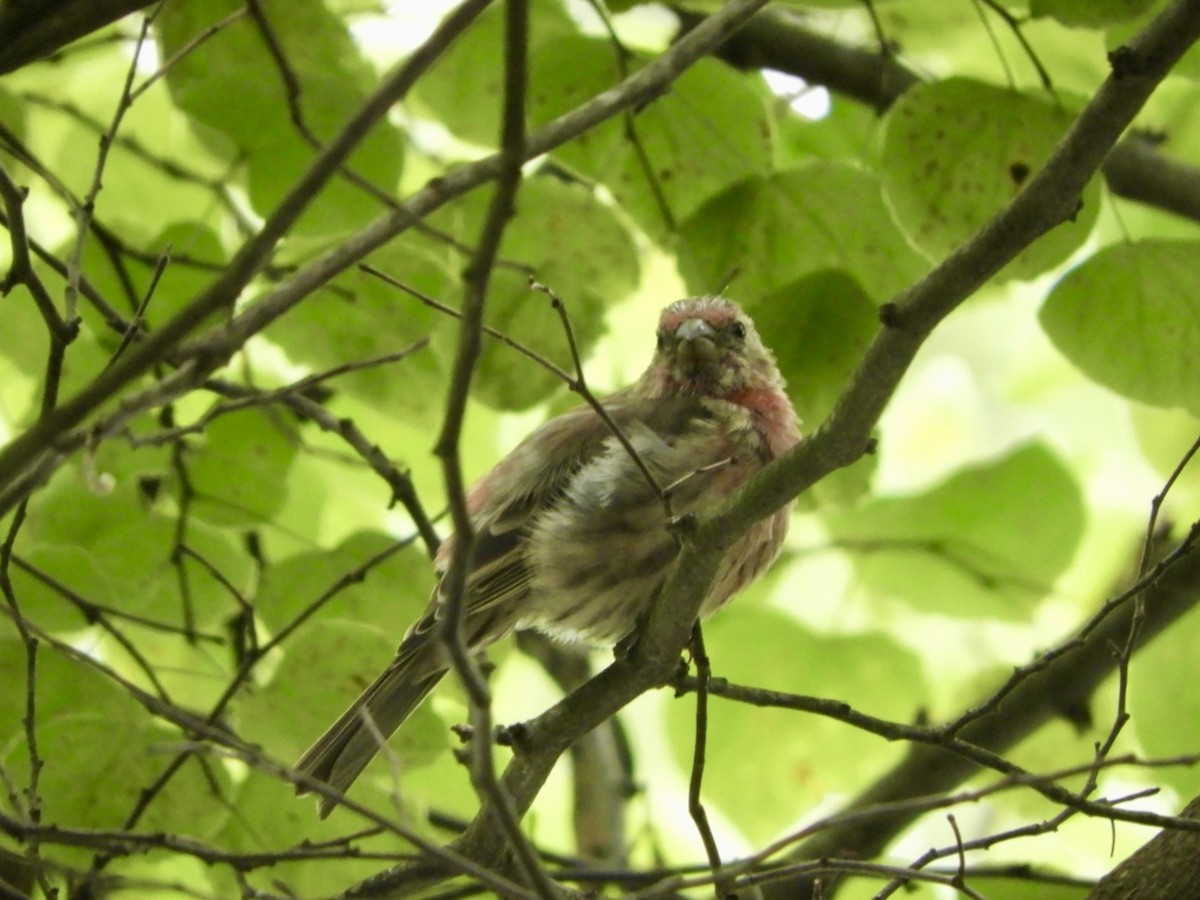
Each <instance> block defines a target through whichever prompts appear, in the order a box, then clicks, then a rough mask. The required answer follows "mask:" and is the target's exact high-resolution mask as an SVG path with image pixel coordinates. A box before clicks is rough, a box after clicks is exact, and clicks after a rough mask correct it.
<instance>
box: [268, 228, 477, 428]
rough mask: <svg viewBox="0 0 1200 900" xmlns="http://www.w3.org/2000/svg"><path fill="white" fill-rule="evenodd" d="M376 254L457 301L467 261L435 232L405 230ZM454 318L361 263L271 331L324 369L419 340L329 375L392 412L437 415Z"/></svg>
mask: <svg viewBox="0 0 1200 900" xmlns="http://www.w3.org/2000/svg"><path fill="white" fill-rule="evenodd" d="M368 262H369V263H370V264H371V265H372V266H374V267H376V268H377V269H379V270H381V271H383V272H385V273H386V274H388V275H390V276H392V277H394V278H397V279H399V280H400V281H402V282H403V283H405V284H407V285H409V286H411V287H412V288H414V289H416V290H419V291H421V292H423V293H425V294H427V295H429V296H432V297H434V298H435V299H438V300H440V301H442V302H449V303H450V305H452V306H456V305H457V302H456V299H457V297H458V295H459V294H460V288H459V286H458V285H459V283H458V275H457V270H458V269H461V268H462V266H463V265H464V261H463V259H462V258H461V257H459V256H456V255H455V254H454V251H452V250H450V249H449V248H447V247H444V246H439V245H437V244H435V243H434V242H433V241H432V240H429V239H426V238H423V237H419V236H415V235H411V234H405V235H402V236H401V237H399V238H397V239H396V240H394V241H391V242H390V243H389V244H388V246H387V247H385V248H384V249H382V250H380V251H378V252H377V253H374V254H372V256H371V257H370V259H369V260H368ZM453 325H454V323H453V320H452V319H450V317H448V316H446V315H445V314H444V313H439V312H435V311H434V310H432V309H429V308H428V307H426V306H425V305H424V304H422V303H421V302H420V301H419V300H416V299H414V298H413V297H410V296H409V295H408V294H406V293H404V292H403V291H401V290H400V289H398V288H396V287H393V286H392V285H390V284H388V283H386V282H384V281H381V280H380V279H379V278H377V277H375V276H374V275H369V274H367V273H366V272H363V271H361V270H360V269H357V268H356V269H353V270H351V271H349V272H346V273H345V274H343V275H341V276H339V277H338V278H337V279H335V280H334V281H333V282H332V283H331V285H330V286H329V288H328V289H326V290H321V291H318V292H316V293H315V294H313V295H312V296H311V297H308V298H306V299H305V300H304V302H303V303H301V304H300V305H298V306H297V307H295V308H294V309H292V310H291V311H290V312H289V313H288V314H287V315H286V316H283V317H282V318H281V319H279V320H278V321H276V322H275V323H273V324H272V325H271V327H270V329H269V330H268V332H267V334H268V336H269V337H270V339H271V340H272V341H273V342H274V343H275V344H278V345H279V346H280V347H282V348H283V349H284V350H285V351H286V352H287V354H288V356H289V357H290V358H291V359H292V360H293V361H294V362H297V363H300V364H303V365H305V366H307V367H309V368H311V369H312V370H313V371H314V372H323V371H326V370H328V369H332V368H335V367H338V366H344V365H350V364H354V363H362V362H366V361H367V360H371V359H377V358H379V357H381V356H386V355H388V354H391V353H397V352H399V351H401V350H404V349H405V348H407V347H410V346H412V345H413V344H414V343H416V342H417V341H424V340H430V341H432V342H433V346H432V347H428V348H425V349H420V350H417V351H415V352H413V353H411V354H409V355H408V356H405V357H404V358H403V359H401V360H399V361H396V362H392V363H390V364H387V365H380V366H371V367H368V368H359V369H354V370H352V371H350V372H346V373H344V374H342V375H339V376H338V377H337V378H336V379H335V380H331V381H329V382H327V386H328V387H330V388H331V389H332V390H334V391H337V392H346V393H348V394H352V395H353V396H354V397H356V398H359V399H361V400H363V401H366V402H369V403H370V404H371V405H372V406H374V407H378V408H380V409H383V410H387V411H388V412H390V413H391V414H392V415H395V416H397V417H404V418H406V419H411V418H412V417H414V416H415V417H417V418H419V419H422V420H427V421H428V422H429V423H431V424H432V423H433V422H434V421H436V420H435V419H434V417H433V413H434V412H435V411H438V410H440V409H441V408H442V404H443V400H444V396H443V395H444V390H445V389H444V385H445V379H446V373H447V372H448V371H449V366H448V364H447V361H448V360H449V359H452V356H451V354H452V352H453V340H452V338H453Z"/></svg>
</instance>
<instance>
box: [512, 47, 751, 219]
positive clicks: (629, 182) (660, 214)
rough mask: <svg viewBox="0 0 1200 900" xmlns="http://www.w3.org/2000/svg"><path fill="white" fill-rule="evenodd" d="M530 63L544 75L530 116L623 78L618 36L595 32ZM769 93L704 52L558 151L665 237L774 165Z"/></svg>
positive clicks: (545, 117) (554, 112) (539, 117)
mask: <svg viewBox="0 0 1200 900" xmlns="http://www.w3.org/2000/svg"><path fill="white" fill-rule="evenodd" d="M530 66H531V70H532V74H531V78H533V79H534V80H535V83H536V84H538V85H539V87H538V89H536V90H534V91H533V92H532V94H531V97H532V101H531V104H530V106H531V108H530V118H531V120H532V121H534V122H535V123H539V124H544V123H546V122H549V121H550V120H551V119H553V118H554V117H556V116H558V115H561V114H562V113H565V112H567V111H569V110H571V109H574V108H575V107H577V106H578V105H579V104H581V103H583V102H584V101H586V100H588V99H589V98H591V97H592V96H594V95H596V94H599V93H600V92H602V91H604V90H607V89H609V88H611V87H612V86H613V85H614V84H616V83H617V82H618V81H620V79H621V71H620V69H619V68H618V66H617V61H616V59H615V58H614V55H613V48H612V46H611V45H610V44H609V42H608V41H605V40H600V39H596V38H584V37H572V38H566V39H561V40H557V41H553V42H548V43H547V44H546V45H544V46H543V47H541V48H540V49H539V51H538V52H537V53H536V54H535V55H534V57H533V59H532V60H531V63H530ZM636 68H637V67H636V66H631V67H630V71H631V72H632V71H633V70H635V69H636ZM768 96H769V95H768V94H767V91H766V88H765V87H764V86H763V85H762V84H761V83H758V82H756V81H755V80H753V79H752V77H751V76H747V75H745V74H742V73H740V72H736V71H734V70H733V69H731V68H730V67H729V66H726V65H724V64H723V63H719V62H717V61H715V60H704V59H702V60H700V61H699V62H698V63H696V64H695V65H694V66H692V67H691V68H690V69H688V71H687V72H685V73H684V74H683V75H682V76H681V77H680V78H679V79H678V80H677V81H675V82H674V83H673V84H672V85H671V90H670V92H669V93H667V94H665V95H664V96H662V97H659V98H657V99H655V100H654V101H653V102H651V103H650V104H648V105H647V106H645V107H644V108H642V109H640V110H638V111H637V114H636V115H634V116H633V117H632V119H627V118H623V117H620V116H618V117H617V118H615V119H613V120H612V121H609V122H606V123H604V124H603V125H601V126H599V127H597V128H593V129H591V130H589V131H588V132H587V133H586V134H583V135H581V136H580V137H578V138H576V139H575V140H573V141H571V142H570V143H568V144H566V145H565V146H563V147H561V148H559V149H558V150H556V151H555V153H554V155H555V158H557V159H560V160H562V161H563V162H565V163H567V164H568V165H570V166H572V167H574V168H576V169H577V170H579V171H580V172H582V173H584V174H586V175H588V176H589V177H590V178H594V179H596V180H598V181H601V182H603V183H604V184H605V185H606V186H607V187H608V188H609V190H611V191H612V194H613V197H615V198H616V200H617V202H618V203H619V204H620V205H621V206H622V207H623V208H624V210H625V211H626V212H627V213H628V214H629V215H630V216H631V217H632V218H633V219H634V220H635V221H636V222H637V223H638V225H640V226H641V227H642V228H643V229H644V230H645V231H646V233H647V234H649V235H650V236H651V237H652V238H654V239H656V240H659V241H664V240H665V239H666V238H668V237H669V236H670V235H671V233H672V232H673V230H674V228H673V227H672V226H677V225H678V223H680V222H682V221H683V220H685V219H687V218H688V217H689V216H691V215H692V214H693V213H694V212H695V211H696V209H697V208H699V206H700V205H701V204H702V203H704V201H705V200H707V199H708V198H709V197H711V196H713V195H714V194H716V193H717V192H719V191H721V190H723V189H724V188H726V187H728V186H729V185H731V184H734V183H735V182H738V181H741V180H742V179H744V178H746V177H748V176H751V175H765V174H766V173H767V172H768V171H769V166H770V162H771V149H772V140H773V136H774V126H773V123H772V120H771V117H770V115H769V112H768V107H767V100H768ZM630 129H632V131H630Z"/></svg>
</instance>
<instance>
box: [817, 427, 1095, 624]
mask: <svg viewBox="0 0 1200 900" xmlns="http://www.w3.org/2000/svg"><path fill="white" fill-rule="evenodd" d="M883 452H885V453H886V452H887V450H886V447H885V448H884V449H883ZM1083 515H1084V513H1083V501H1082V497H1081V496H1080V492H1079V487H1078V486H1077V485H1076V484H1075V482H1074V480H1073V479H1072V477H1071V474H1070V472H1069V471H1068V470H1067V469H1066V468H1065V467H1064V466H1063V464H1062V462H1061V461H1060V460H1059V459H1058V458H1056V457H1055V456H1054V455H1053V454H1052V453H1051V452H1050V451H1049V450H1047V449H1046V448H1045V447H1043V446H1041V445H1038V444H1029V445H1026V446H1024V447H1021V448H1018V449H1017V450H1015V451H1013V452H1011V453H1010V454H1009V455H1008V456H1005V457H1003V458H1001V459H999V460H996V461H995V462H991V463H986V464H983V465H978V466H974V467H971V468H967V469H964V470H962V471H961V472H959V473H958V474H956V475H954V476H952V477H951V478H949V479H947V480H946V481H944V482H942V483H941V484H939V485H936V486H935V487H933V488H932V489H930V490H929V491H927V492H926V493H924V494H918V495H915V496H910V497H881V498H879V499H876V500H873V501H872V502H870V503H868V504H866V505H864V506H862V507H861V508H859V509H857V510H854V511H852V512H844V513H834V514H832V515H830V516H828V517H826V523H827V526H828V528H829V532H830V535H831V536H832V537H833V539H834V541H835V542H836V543H837V545H838V546H840V547H841V548H842V549H843V550H845V552H847V553H849V554H850V555H851V558H852V559H853V561H854V566H855V570H856V572H857V574H858V577H859V579H860V583H861V584H862V586H863V587H864V588H866V589H867V590H869V591H870V592H871V593H872V594H873V595H875V596H878V597H880V598H893V599H896V600H901V601H903V602H904V603H907V604H910V605H911V606H913V607H914V608H916V609H919V610H923V611H929V612H938V613H941V614H943V615H948V616H956V617H969V618H983V617H996V618H1000V619H1024V618H1026V617H1028V616H1029V615H1030V614H1031V613H1032V612H1033V610H1034V609H1035V608H1036V605H1037V603H1038V602H1039V601H1040V600H1041V599H1042V598H1043V597H1045V595H1046V594H1047V593H1048V592H1049V591H1050V590H1051V589H1052V587H1053V584H1054V579H1055V578H1056V577H1057V576H1058V575H1059V574H1061V573H1062V571H1063V570H1064V569H1065V568H1066V566H1067V564H1068V563H1069V562H1070V561H1071V557H1072V556H1073V554H1074V552H1075V547H1076V545H1077V544H1078V542H1079V539H1080V536H1081V533H1082V530H1083Z"/></svg>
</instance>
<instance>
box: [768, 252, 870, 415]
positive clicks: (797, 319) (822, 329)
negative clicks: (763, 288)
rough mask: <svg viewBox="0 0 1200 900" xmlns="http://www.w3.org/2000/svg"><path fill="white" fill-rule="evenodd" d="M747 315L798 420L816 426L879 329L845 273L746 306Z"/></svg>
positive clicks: (819, 275) (818, 276) (807, 280)
mask: <svg viewBox="0 0 1200 900" xmlns="http://www.w3.org/2000/svg"><path fill="white" fill-rule="evenodd" d="M747 312H749V313H750V314H751V316H752V317H753V319H754V323H755V325H757V326H758V331H759V333H760V334H763V335H765V336H767V339H768V344H769V345H770V347H771V349H772V350H774V351H775V358H776V360H777V361H778V363H779V370H780V371H781V372H782V373H783V375H784V377H785V378H786V379H787V381H788V385H789V386H790V388H791V390H790V393H791V394H792V395H794V396H793V404H794V405H795V407H796V411H797V412H798V413H799V414H800V418H801V419H802V420H803V421H804V422H807V423H808V424H809V425H810V426H811V427H815V426H817V425H819V424H820V423H821V422H822V421H823V420H824V419H825V417H826V416H827V415H829V413H830V411H831V410H832V409H833V404H834V402H835V401H836V400H837V399H838V397H839V396H840V395H841V393H842V391H843V390H844V389H845V387H846V381H847V379H849V377H850V375H851V373H852V372H853V371H854V370H855V368H856V367H857V365H858V362H859V360H860V359H861V358H862V354H863V352H864V351H865V350H866V348H867V345H868V344H869V343H870V342H871V339H872V338H873V337H874V336H875V332H876V331H878V330H879V313H878V310H877V309H876V307H875V304H873V303H872V302H871V298H870V297H869V296H868V295H867V294H866V292H865V291H863V289H862V287H861V286H860V285H859V283H858V282H857V281H856V280H855V279H854V278H853V277H852V276H851V275H850V274H848V273H846V272H843V271H838V270H836V269H827V270H823V271H820V272H814V273H813V274H811V275H808V276H805V277H804V278H800V279H798V280H797V281H794V282H792V283H791V284H788V285H785V286H784V287H782V288H780V289H779V290H777V291H775V292H774V293H772V294H770V295H769V296H767V297H766V298H765V299H764V300H763V301H762V302H760V303H754V304H749V305H748V306H747Z"/></svg>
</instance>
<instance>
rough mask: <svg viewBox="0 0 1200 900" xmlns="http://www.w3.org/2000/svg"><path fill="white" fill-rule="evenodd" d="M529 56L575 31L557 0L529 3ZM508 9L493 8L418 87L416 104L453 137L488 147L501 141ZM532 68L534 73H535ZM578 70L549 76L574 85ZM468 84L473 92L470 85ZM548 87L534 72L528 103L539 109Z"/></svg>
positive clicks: (435, 64)
mask: <svg viewBox="0 0 1200 900" xmlns="http://www.w3.org/2000/svg"><path fill="white" fill-rule="evenodd" d="M529 7H530V9H529V12H530V16H529V20H530V21H529V53H530V55H531V56H534V57H536V54H537V50H538V48H539V47H541V46H542V45H543V44H545V43H549V42H552V41H556V40H559V39H561V38H563V37H565V36H567V35H571V34H573V33H574V31H575V23H574V22H573V21H572V20H571V17H570V16H569V15H567V13H566V11H565V10H564V9H563V5H562V3H561V2H559V0H535V2H533V3H531V4H529ZM503 60H504V10H503V8H502V7H500V6H494V7H493V8H491V9H489V10H488V11H487V12H485V13H483V15H481V16H480V17H479V18H478V19H476V21H475V24H474V25H472V27H471V28H470V29H469V30H468V31H467V32H466V34H464V35H462V36H461V37H460V38H459V39H458V40H456V41H455V42H454V45H453V46H452V47H451V48H450V49H449V50H448V51H446V52H445V53H443V54H442V55H441V57H440V58H439V59H438V61H437V62H436V63H434V64H433V65H432V66H430V68H429V71H428V72H427V73H426V74H425V75H424V76H422V78H421V80H420V81H419V82H418V83H417V86H416V88H415V89H414V91H413V94H414V96H415V98H416V101H417V105H419V106H423V107H426V108H427V109H428V110H429V111H430V112H432V113H433V115H434V116H435V117H436V119H437V121H438V122H439V123H440V124H441V125H443V126H444V127H446V128H449V129H450V130H451V131H452V132H453V133H454V134H456V135H458V136H459V137H461V138H463V139H464V140H468V141H471V142H473V143H476V144H479V145H481V146H485V147H491V146H496V144H497V142H498V141H499V139H500V111H501V109H503V106H504V99H503V98H504V61H503ZM532 68H533V67H532V66H531V70H532ZM575 77H576V70H575V69H574V68H572V69H571V70H570V72H569V74H568V73H567V72H555V73H551V77H550V80H551V82H552V83H553V82H555V81H564V82H565V81H572V80H574V79H575ZM467 86H469V89H468V87H467ZM545 89H546V85H545V84H543V83H542V81H541V80H540V78H539V77H538V75H537V74H536V73H535V72H534V71H531V72H530V89H529V98H530V105H531V106H532V105H535V104H536V103H537V102H538V98H539V96H540V94H541V92H542V91H544V90H545Z"/></svg>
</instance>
